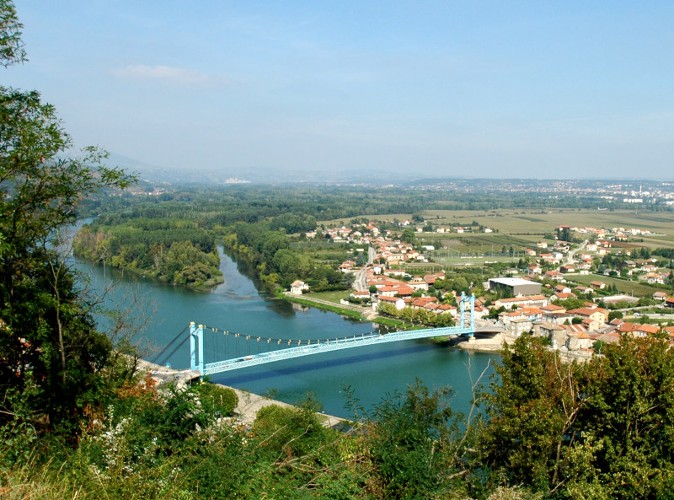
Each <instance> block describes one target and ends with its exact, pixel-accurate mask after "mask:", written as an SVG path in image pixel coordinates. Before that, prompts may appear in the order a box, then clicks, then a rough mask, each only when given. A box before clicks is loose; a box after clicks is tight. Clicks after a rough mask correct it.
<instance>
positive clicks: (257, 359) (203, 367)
mask: <svg viewBox="0 0 674 500" xmlns="http://www.w3.org/2000/svg"><path fill="white" fill-rule="evenodd" d="M468 323H469V324H470V322H468ZM474 331H475V328H474V326H473V327H472V328H471V327H470V326H451V327H444V328H426V329H423V330H407V331H401V332H392V333H386V334H370V335H364V336H360V337H348V338H341V339H335V340H325V341H321V342H320V343H316V344H308V345H299V346H297V347H288V348H285V349H279V350H277V351H270V352H265V353H260V354H252V355H250V356H244V357H239V358H235V359H227V360H224V361H216V362H214V363H203V362H201V363H199V362H198V360H197V359H200V360H203V347H202V346H203V342H202V340H203V339H198V336H199V335H203V328H201V327H199V328H197V327H196V326H192V328H191V332H190V337H191V339H192V342H191V344H192V369H193V370H197V371H199V372H200V373H201V375H202V376H205V375H214V374H216V373H222V372H226V371H231V370H239V369H241V368H247V367H250V366H258V365H263V364H266V363H273V362H275V361H281V360H284V359H292V358H300V357H303V356H310V355H313V354H320V353H324V352H332V351H340V350H342V349H351V348H354V347H363V346H367V345H375V344H386V343H389V342H399V341H402V340H414V339H426V338H433V337H457V336H459V335H472V334H473V332H474ZM197 348H198V349H199V351H200V352H199V353H198V357H197V352H196V351H195V349H197Z"/></svg>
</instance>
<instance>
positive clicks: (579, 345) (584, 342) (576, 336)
mask: <svg viewBox="0 0 674 500" xmlns="http://www.w3.org/2000/svg"><path fill="white" fill-rule="evenodd" d="M593 344H594V339H593V338H592V337H590V336H589V335H588V334H587V332H568V334H567V337H566V347H567V349H568V350H569V351H578V350H581V349H592V345H593Z"/></svg>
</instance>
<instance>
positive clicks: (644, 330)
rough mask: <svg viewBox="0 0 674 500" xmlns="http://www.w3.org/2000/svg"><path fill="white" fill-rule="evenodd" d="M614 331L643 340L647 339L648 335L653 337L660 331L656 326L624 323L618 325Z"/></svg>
mask: <svg viewBox="0 0 674 500" xmlns="http://www.w3.org/2000/svg"><path fill="white" fill-rule="evenodd" d="M616 331H617V332H619V333H622V334H626V335H631V336H633V337H640V338H643V337H648V336H649V335H655V334H656V333H658V332H659V331H660V327H659V326H658V325H646V324H644V325H641V324H639V323H631V322H628V321H624V322H622V323H620V325H618V327H617V328H616Z"/></svg>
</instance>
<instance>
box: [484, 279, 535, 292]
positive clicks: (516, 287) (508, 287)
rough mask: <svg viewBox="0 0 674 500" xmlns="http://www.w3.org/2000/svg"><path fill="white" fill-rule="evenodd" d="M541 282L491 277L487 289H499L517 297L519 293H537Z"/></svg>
mask: <svg viewBox="0 0 674 500" xmlns="http://www.w3.org/2000/svg"><path fill="white" fill-rule="evenodd" d="M541 286H542V285H541V284H540V283H536V282H535V281H529V280H525V279H522V278H491V279H490V280H489V289H490V290H495V291H501V292H502V293H503V295H505V296H509V297H517V296H519V295H538V294H540V293H541Z"/></svg>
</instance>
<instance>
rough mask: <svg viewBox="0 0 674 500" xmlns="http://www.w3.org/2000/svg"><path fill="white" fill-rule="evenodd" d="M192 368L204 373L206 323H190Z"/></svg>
mask: <svg viewBox="0 0 674 500" xmlns="http://www.w3.org/2000/svg"><path fill="white" fill-rule="evenodd" d="M190 369H191V370H192V371H197V372H199V373H201V374H202V375H203V374H204V325H198V326H197V324H196V323H195V322H194V321H192V322H191V323H190Z"/></svg>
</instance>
